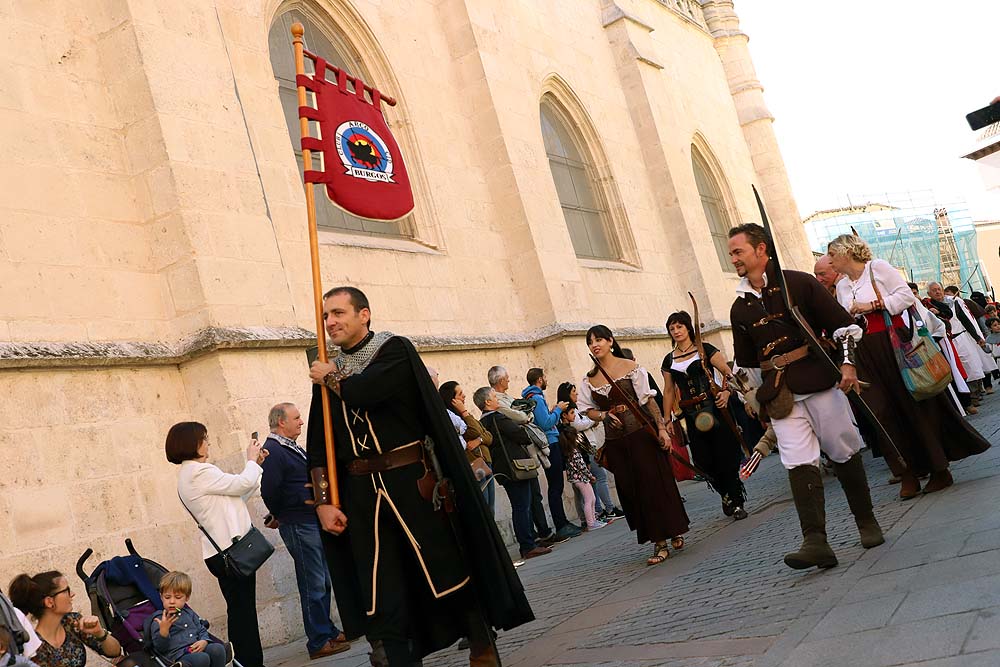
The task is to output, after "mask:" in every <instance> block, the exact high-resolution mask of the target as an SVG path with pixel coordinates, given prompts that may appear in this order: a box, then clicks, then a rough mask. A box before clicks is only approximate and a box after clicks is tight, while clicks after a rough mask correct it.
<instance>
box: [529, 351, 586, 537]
mask: <svg viewBox="0 0 1000 667" xmlns="http://www.w3.org/2000/svg"><path fill="white" fill-rule="evenodd" d="M525 379H526V380H527V381H528V386H527V387H525V388H524V391H522V392H521V397H522V398H530V399H532V400H533V401H535V410H534V417H535V425H536V426H538V428H540V429H542V430H543V431H544V432H545V438H546V439H547V440H548V441H549V461H550V462H551V463H552V465H551V466H549V467H548V468H546V469H545V479H546V480H548V483H549V491H548V496H549V512H550V513H551V514H552V523H554V524H555V527H556V535H558V536H559V537H576V536H577V535H579V534H580V533H581V532H582V531H581V529H580V527H579V526H577V525H575V524H572V523H570V522H569V519H567V518H566V512H565V510H563V500H562V495H563V485H564V484H565V480H564V478H563V472H564V471H565V470H566V462H565V461H563V455H562V450H561V449H560V448H559V430H558V429H557V428H556V425H557V424H559V417H560V415H562V413H563V410H565V409H566V408H567V407H568V406H569V404H568V403H566V402H565V401H561V402H559V403H557V404H556V407H554V408H552V409H551V410H549V404H548V403H546V402H545V394H544V393H543V392H544V391H545V389H546V388H547V387H548V382H547V381H546V379H545V371H544V370H542V369H541V368H532V369H529V370H528V375H527V377H526V378H525Z"/></svg>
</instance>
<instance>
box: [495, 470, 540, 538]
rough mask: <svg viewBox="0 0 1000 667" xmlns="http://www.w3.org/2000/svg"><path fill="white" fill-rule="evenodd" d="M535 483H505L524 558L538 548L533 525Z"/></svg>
mask: <svg viewBox="0 0 1000 667" xmlns="http://www.w3.org/2000/svg"><path fill="white" fill-rule="evenodd" d="M534 481H535V480H530V481H529V480H526V481H518V480H513V479H509V480H507V481H505V482H504V483H503V490H504V491H506V492H507V498H509V499H510V515H511V516H510V518H511V521H512V523H513V524H514V535H515V536H516V537H517V545H518V547H520V549H521V555H522V556H523V555H524V554H526V553H528V552H529V551H531V550H532V549H534V548H535V547H536V546H538V545H537V544H535V531H534V530H533V528H532V525H531V483H532V482H534ZM536 483H537V482H536Z"/></svg>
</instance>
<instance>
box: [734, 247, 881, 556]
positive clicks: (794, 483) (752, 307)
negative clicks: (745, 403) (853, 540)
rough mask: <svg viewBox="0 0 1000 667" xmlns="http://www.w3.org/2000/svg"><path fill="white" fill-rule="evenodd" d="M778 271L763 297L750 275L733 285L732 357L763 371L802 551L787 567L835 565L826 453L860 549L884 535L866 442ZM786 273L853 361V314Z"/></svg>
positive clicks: (811, 282)
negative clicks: (864, 454) (822, 463)
mask: <svg viewBox="0 0 1000 667" xmlns="http://www.w3.org/2000/svg"><path fill="white" fill-rule="evenodd" d="M776 270H777V267H776V263H775V261H774V260H773V259H772V260H769V261H768V264H767V268H766V271H765V272H764V274H763V279H764V286H763V287H762V288H761V291H759V292H758V291H757V290H756V289H754V288H753V286H751V285H750V281H749V280H748V279H747V278H746V277H744V278H743V279H742V281H741V282H740V284H739V285H738V286H737V288H736V292H737V294H738V298H737V299H736V300H735V301H734V302H733V305H732V308H731V309H730V315H729V317H730V321H731V322H732V326H733V348H734V351H735V355H734V356H735V361H736V363H737V364H739V365H740V366H741V367H743V368H758V369H760V371H761V382H760V387H759V388H758V390H757V399H758V400H759V401H760V403H761V409H762V412H764V413H765V414H766V415H767V416H768V417H769V418H770V420H771V426H772V427H773V429H774V433H775V435H776V437H777V442H778V453H779V455H780V456H781V462H782V464H783V465H784V466H785V468H786V469H788V481H789V483H790V485H791V487H792V497H793V499H794V501H795V509H796V511H797V512H798V515H799V524H800V526H801V528H802V546H801V547H800V548H799V549H798V551H794V552H791V553H788V554H786V555H785V564H786V565H788V566H789V567H792V568H795V569H804V568H808V567H813V566H816V567H823V568H825V567H833V566H835V565H836V564H837V557H836V555H835V554H834V553H833V549H831V548H830V545H829V543H828V542H827V539H826V504H825V498H824V495H823V477H822V475H821V474H820V469H819V458H820V451H821V450H822V451H823V452H825V453H826V454H827V456H828V457H829V458H830V460H831V461H833V465H834V469H835V470H836V473H837V477H838V478H839V480H840V484H841V486H842V487H843V489H844V495H846V496H847V502H848V505H849V506H850V508H851V513H852V514H854V520H855V523H856V524H857V526H858V532H859V533H860V536H861V544H862V546H864V547H865V548H869V547H874V546H877V545H879V544H882V543H883V542H884V541H885V538H884V537H883V536H882V529H881V527H880V526H879V524H878V521H877V520H876V519H875V514H874V513H873V511H872V500H871V493H870V491H869V488H868V479H867V476H866V475H865V468H864V464H863V463H862V461H861V455H860V453H859V452H860V450H861V447H862V444H863V443H862V441H861V435H860V434H859V433H858V429H857V426H856V425H855V422H854V418H853V415H852V414H851V407H850V404H849V402H848V399H847V396H846V395H845V394H844V393H843V392H842V391H840V390H839V389H838V387H837V382H838V379H839V378H838V375H837V373H835V372H834V371H833V369H832V368H831V367H830V365H829V363H827V362H826V361H824V360H822V359H821V358H819V357H817V356H816V354H817V353H816V352H815V351H814V350H813V349H811V348H810V347H809V346H808V344H807V342H806V334H805V333H804V332H803V331H802V329H801V328H800V327H799V324H798V323H797V322H796V321H795V319H794V318H793V317H792V316H791V314H790V313H788V312H786V311H787V307H786V295H783V294H782V293H781V290H782V288H781V287H780V286H779V285H778V284H776V283H777V282H778V279H777V276H776V274H775V271H776ZM782 273H783V276H784V280H785V283H786V284H787V286H788V290H789V293H788V295H787V299H788V300H789V301H790V302H791V303H793V304H795V305H796V306H797V307H798V308H799V309H800V312H801V313H802V315H803V317H804V318H805V319H806V321H807V322H809V323H810V325H812V327H813V328H814V329H816V330H819V329H825V330H826V331H829V332H831V335H832V338H833V340H834V341H835V342H837V343H838V344H839V345H842V346H843V348H844V353H845V357H846V360H845V361H846V362H847V363H850V357H851V355H852V354H853V345H852V344H851V341H854V340H856V339H857V338H859V337H860V336H861V330H860V328H859V327H858V326H857V325H855V324H854V322H853V320H852V319H851V316H850V315H848V314H847V311H845V310H844V309H843V308H842V307H841V306H840V304H838V303H837V301H836V299H834V298H833V297H832V296H831V295H830V293H829V292H828V291H827V290H826V288H824V287H823V286H822V285H821V284H820V283H819V281H817V280H816V279H815V278H814V277H813V276H811V275H809V274H807V273H802V272H801V271H783V272H782Z"/></svg>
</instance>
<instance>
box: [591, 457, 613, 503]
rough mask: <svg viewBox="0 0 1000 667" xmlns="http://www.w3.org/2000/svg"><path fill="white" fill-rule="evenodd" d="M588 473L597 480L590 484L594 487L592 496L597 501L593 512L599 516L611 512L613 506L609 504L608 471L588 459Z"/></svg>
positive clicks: (593, 460)
mask: <svg viewBox="0 0 1000 667" xmlns="http://www.w3.org/2000/svg"><path fill="white" fill-rule="evenodd" d="M590 472H591V474H593V475H594V477H596V478H597V481H596V482H594V483H593V484H591V486H593V487H594V495H595V496H596V497H597V501H596V503H595V505H594V511H595V512H597V513H598V514H600V513H601V512H602V511H604V510H611V509H612V508H613V507H614V506H615V504H614V503H613V502H611V488H610V487H609V486H608V471H607V470H605V469H604V468H602V467H601V466H599V465H598V464H597V461H596V460H595V459H590Z"/></svg>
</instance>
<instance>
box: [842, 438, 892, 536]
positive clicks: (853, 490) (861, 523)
mask: <svg viewBox="0 0 1000 667" xmlns="http://www.w3.org/2000/svg"><path fill="white" fill-rule="evenodd" d="M833 465H834V468H835V469H836V470H837V478H838V479H839V480H840V485H841V486H842V487H844V495H845V496H847V504H848V505H849V506H850V508H851V514H853V515H854V522H855V523H856V524H858V533H859V534H860V535H861V546H863V547H864V548H865V549H871V548H872V547H877V546H878V545H880V544H882V543H883V542H885V537H884V536H883V535H882V527H881V526H879V525H878V520H877V519H876V518H875V513H874V512H873V511H872V494H871V490H870V489H869V488H868V477H867V476H866V475H865V466H864V463H862V462H861V454H855V455H854V456H852V457H851V458H849V459H848V460H847V462H846V463H837V462H836V461H835V462H834V464H833Z"/></svg>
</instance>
